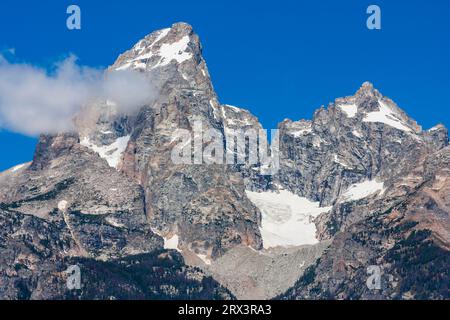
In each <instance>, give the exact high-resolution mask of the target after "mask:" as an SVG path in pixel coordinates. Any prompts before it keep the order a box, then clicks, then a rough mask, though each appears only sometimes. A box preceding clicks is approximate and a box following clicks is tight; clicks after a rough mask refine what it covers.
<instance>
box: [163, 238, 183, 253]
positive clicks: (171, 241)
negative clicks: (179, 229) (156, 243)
mask: <svg viewBox="0 0 450 320" xmlns="http://www.w3.org/2000/svg"><path fill="white" fill-rule="evenodd" d="M163 239H164V249H173V250H177V251H179V252H181V250H180V249H178V242H179V238H178V235H176V234H174V235H173V236H172V237H170V238H165V237H163Z"/></svg>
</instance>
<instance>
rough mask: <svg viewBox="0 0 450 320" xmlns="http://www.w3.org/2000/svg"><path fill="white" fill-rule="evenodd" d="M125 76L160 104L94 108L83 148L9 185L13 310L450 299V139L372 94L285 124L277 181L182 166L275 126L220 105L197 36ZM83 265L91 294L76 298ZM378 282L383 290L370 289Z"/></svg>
mask: <svg viewBox="0 0 450 320" xmlns="http://www.w3.org/2000/svg"><path fill="white" fill-rule="evenodd" d="M122 70H134V71H135V72H139V73H142V74H143V75H145V76H146V77H148V78H149V79H151V81H152V86H153V87H152V90H155V88H156V94H155V95H154V96H152V99H151V100H149V101H148V103H147V104H144V105H142V106H139V108H137V109H136V110H137V111H135V112H126V113H125V112H123V111H122V108H121V106H119V105H117V103H116V102H115V101H110V100H107V101H97V102H95V103H92V104H91V105H89V106H85V107H84V108H83V110H82V111H81V112H80V113H79V114H78V115H77V117H76V119H75V124H76V127H77V132H72V133H61V134H58V135H43V136H41V138H40V141H39V144H38V146H37V148H36V152H35V156H34V159H33V161H32V162H31V163H28V164H24V165H20V166H17V167H14V168H12V169H10V170H8V171H6V172H3V173H1V174H0V221H1V223H0V230H1V233H0V237H1V238H2V239H1V240H2V241H1V244H0V257H1V258H0V284H1V285H0V297H1V298H4V299H17V298H19V299H51V298H84V299H92V298H96V299H108V298H118V299H133V298H135V299H158V298H161V299H167V298H169V299H170V298H174V299H176V298H178V299H180V298H181V299H228V298H234V297H237V298H244V299H245V298H263V299H268V298H273V297H275V296H278V297H279V298H285V299H304V298H316V299H323V298H342V299H358V298H364V299H371V298H382V299H392V298H403V299H407V298H417V299H419V298H420V299H422V298H433V299H442V298H449V295H448V283H449V282H450V278H449V274H448V267H449V262H450V261H449V252H448V250H449V247H450V245H449V243H450V242H449V241H450V234H449V233H450V223H449V201H450V198H449V197H448V194H449V192H448V191H449V188H450V187H449V185H450V178H449V177H450V175H449V171H450V169H449V162H448V161H449V159H450V149H449V148H450V147H449V146H448V132H447V129H446V128H445V127H444V126H443V125H437V126H435V127H433V128H431V129H429V130H423V129H422V128H421V127H420V126H419V125H418V124H417V123H416V122H415V121H414V120H412V119H411V118H410V117H409V116H408V115H407V114H406V113H405V112H404V111H402V110H401V109H400V108H399V107H398V106H397V105H396V104H395V103H394V102H393V101H392V100H391V99H389V98H387V97H384V96H383V95H382V94H381V93H380V92H378V91H377V90H376V89H375V88H374V87H373V85H372V84H370V83H368V82H367V83H364V84H363V85H362V87H361V88H360V89H359V90H358V91H357V92H356V93H355V94H354V95H353V96H349V97H345V98H340V99H336V101H335V102H334V103H331V104H330V105H329V106H328V107H326V108H325V107H321V108H320V109H318V110H317V111H316V112H315V113H314V115H313V118H312V120H300V121H292V120H289V119H286V120H284V121H282V122H281V123H280V124H279V126H278V129H279V170H278V171H277V172H276V173H275V174H273V175H266V174H264V171H261V170H259V169H261V167H262V164H261V163H256V164H252V165H247V164H243V165H229V164H201V165H199V164H190V163H182V164H175V163H174V162H173V161H172V159H171V152H172V150H173V148H174V146H175V145H176V144H177V141H176V140H174V133H175V132H177V131H178V130H182V129H186V130H192V129H193V128H194V127H195V122H196V121H197V122H198V121H200V122H201V124H202V128H203V130H205V131H206V130H207V129H215V130H217V131H218V132H221V133H222V134H223V136H224V137H226V136H227V133H229V132H232V131H233V130H239V129H242V130H251V129H253V130H256V131H258V130H260V129H262V125H261V124H260V123H259V121H258V119H257V118H256V117H255V116H253V115H252V114H251V113H250V112H249V111H247V110H244V109H242V108H238V107H234V106H231V105H226V104H221V103H220V102H219V99H218V97H217V94H216V93H215V91H214V88H213V85H212V82H211V79H210V76H209V72H208V69H207V65H206V63H205V61H204V59H203V57H202V47H201V44H200V41H199V37H198V36H197V35H196V34H195V33H194V32H193V30H192V27H191V26H189V25H188V24H185V23H177V24H174V25H173V26H172V27H171V28H167V29H163V30H159V31H155V32H153V33H151V34H150V35H148V36H146V37H145V38H144V39H142V40H140V41H139V42H137V43H136V45H135V46H133V48H132V49H130V50H129V51H127V52H125V53H124V54H122V55H121V56H120V57H119V58H118V59H117V60H116V62H115V63H114V64H113V65H112V66H111V67H109V68H108V70H107V72H121V71H122ZM149 90H150V88H149ZM222 143H223V147H224V149H225V150H226V148H227V146H228V145H227V143H228V142H227V141H226V140H225V139H224V140H223V142H222ZM245 149H246V148H242V149H236V152H237V153H239V152H245ZM73 264H77V265H79V266H80V269H81V271H82V272H84V273H85V274H86V277H85V278H84V279H85V280H84V281H85V282H83V286H82V289H81V290H78V291H70V290H68V289H67V288H66V287H65V285H64V284H65V279H66V278H67V275H65V274H64V270H65V269H66V268H67V267H68V266H70V265H73ZM371 265H376V266H378V267H379V268H380V269H382V270H384V275H385V276H384V278H383V279H384V281H383V288H382V289H379V290H372V289H369V288H368V287H367V285H366V280H367V267H368V266H371ZM83 270H84V271H83ZM124 270H127V271H124ZM418 270H419V271H420V272H418ZM124 272H126V273H127V276H124ZM111 279H112V281H111ZM136 279H144V280H142V281H143V282H142V281H141V282H140V281H137V280H136ZM89 283H91V284H89ZM149 284H151V285H149ZM445 286H447V289H446V288H445Z"/></svg>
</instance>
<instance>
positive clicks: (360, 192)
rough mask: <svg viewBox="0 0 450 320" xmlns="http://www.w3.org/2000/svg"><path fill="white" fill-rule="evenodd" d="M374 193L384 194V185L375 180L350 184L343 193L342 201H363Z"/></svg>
mask: <svg viewBox="0 0 450 320" xmlns="http://www.w3.org/2000/svg"><path fill="white" fill-rule="evenodd" d="M376 192H381V193H383V192H384V183H383V182H377V181H375V180H367V181H364V182H360V183H355V184H352V185H351V186H350V187H349V188H348V189H347V191H345V192H344V195H343V199H344V200H345V202H350V201H356V200H360V199H364V198H366V197H368V196H370V195H371V194H374V193H376Z"/></svg>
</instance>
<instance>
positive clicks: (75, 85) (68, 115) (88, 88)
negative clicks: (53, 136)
mask: <svg viewBox="0 0 450 320" xmlns="http://www.w3.org/2000/svg"><path fill="white" fill-rule="evenodd" d="M155 91H156V89H155V87H154V85H153V84H152V83H151V81H150V79H149V78H148V77H145V76H144V75H143V74H140V73H138V72H136V71H132V70H130V71H117V72H110V73H105V72H104V71H103V70H100V69H95V68H90V67H83V66H80V65H78V64H77V63H76V58H75V57H73V56H71V57H69V58H67V59H65V60H63V61H61V62H58V63H56V64H55V66H54V68H53V70H52V71H51V72H48V71H47V70H45V69H43V68H39V67H36V66H33V65H30V64H25V63H10V62H9V61H7V60H6V59H5V58H4V57H3V56H1V55H0V128H4V129H8V130H12V131H15V132H19V133H23V134H26V135H31V136H34V135H38V134H40V133H57V132H65V131H72V130H73V129H74V125H73V118H74V116H75V115H76V114H77V112H78V111H79V110H80V109H81V108H82V107H83V106H85V105H87V104H89V103H92V102H94V101H96V100H110V101H114V102H115V103H116V104H117V105H118V107H119V110H120V111H122V112H131V111H134V110H136V109H137V108H138V107H140V106H142V105H144V104H145V103H148V102H150V101H151V99H152V98H153V97H154V95H155Z"/></svg>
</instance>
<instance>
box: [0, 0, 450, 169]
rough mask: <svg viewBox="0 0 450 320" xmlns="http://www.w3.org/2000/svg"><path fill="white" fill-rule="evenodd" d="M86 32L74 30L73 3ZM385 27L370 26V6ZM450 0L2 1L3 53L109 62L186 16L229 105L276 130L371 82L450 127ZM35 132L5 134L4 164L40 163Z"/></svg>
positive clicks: (414, 111) (424, 121)
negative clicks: (69, 13) (70, 19)
mask: <svg viewBox="0 0 450 320" xmlns="http://www.w3.org/2000/svg"><path fill="white" fill-rule="evenodd" d="M70 4H77V5H79V6H80V7H81V10H82V30H80V31H69V30H67V28H66V25H65V20H66V18H67V15H66V8H67V6H68V5H70ZM370 4H377V5H379V6H380V7H381V10H382V29H381V30H380V31H374V30H372V31H371V30H368V29H367V28H366V19H367V14H366V8H367V7H368V6H369V5H370ZM449 15H450V1H448V0H434V1H425V0H422V1H419V0H395V1H384V0H383V1H381V0H377V1H375V0H372V1H365V0H340V1H334V0H321V1H299V0H292V1H282V0H278V1H263V0H259V1H244V0H241V1H195V0H192V1H178V0H172V1H143V0H127V1H119V0H116V1H93V0H88V1H86V0H71V1H64V0H57V1H56V0H55V1H50V0H47V1H17V0H16V1H12V0H2V1H1V3H0V30H1V32H0V50H6V49H8V48H15V52H16V59H19V60H22V61H26V62H30V63H33V64H35V65H39V66H43V67H48V66H50V65H51V64H52V63H53V62H54V61H55V60H58V59H61V58H62V57H64V56H66V55H67V54H69V53H73V54H75V55H77V56H78V57H79V62H80V63H81V64H83V65H88V66H93V67H99V66H107V65H109V64H111V63H113V61H114V60H115V59H116V57H117V56H118V55H119V54H120V53H121V52H123V51H125V50H126V49H128V48H130V47H131V46H132V45H133V44H134V43H135V42H137V41H138V40H139V39H140V38H142V37H143V36H145V35H146V34H148V33H150V32H151V31H153V30H156V29H160V28H163V27H167V26H170V25H171V24H172V23H174V22H178V21H185V22H188V23H190V24H191V25H193V27H194V29H195V31H196V32H197V33H198V34H199V35H200V38H201V40H202V44H203V47H204V57H205V59H206V61H207V64H208V67H209V71H210V73H211V76H212V80H213V83H214V86H215V89H216V91H217V93H218V94H219V97H220V100H221V102H222V103H228V104H233V105H237V106H241V107H244V108H247V109H249V110H251V111H252V112H253V113H254V114H255V115H257V116H258V117H259V119H260V120H261V122H262V123H263V125H264V126H265V127H266V128H275V127H276V125H277V123H278V122H280V121H281V120H283V119H284V118H291V119H294V120H298V119H301V118H311V116H312V113H313V112H314V110H315V109H317V108H318V107H320V106H321V105H327V104H328V103H329V102H330V101H333V100H334V99H335V98H337V97H341V96H345V95H350V94H353V93H354V91H356V90H357V89H358V87H359V86H360V85H361V84H362V83H363V82H364V81H366V80H369V81H371V82H373V83H374V85H375V86H376V87H377V88H378V89H379V90H380V91H381V92H382V93H383V94H384V95H386V96H389V97H390V98H392V99H393V100H394V101H395V102H397V104H398V105H399V106H400V107H401V108H403V109H404V110H405V111H406V112H407V113H408V114H409V115H410V116H412V117H413V118H414V119H416V120H417V121H418V122H419V124H421V125H422V126H423V127H424V128H425V129H427V128H429V127H432V126H433V125H435V124H436V123H438V122H443V123H444V124H445V125H446V126H447V127H449V126H450V108H449V105H450V101H449V100H450V90H449V89H450V77H449V75H450V59H449V57H450V42H449V39H450V19H449ZM35 143H36V139H35V138H30V137H24V136H21V135H18V134H13V133H10V132H7V131H4V130H3V131H0V147H1V150H2V153H1V157H0V171H1V170H4V169H7V168H9V167H11V166H13V165H15V164H17V163H22V162H25V161H29V160H31V159H32V155H33V151H34V146H35Z"/></svg>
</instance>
